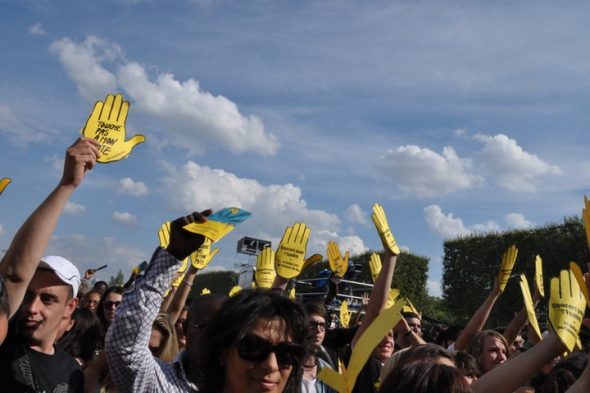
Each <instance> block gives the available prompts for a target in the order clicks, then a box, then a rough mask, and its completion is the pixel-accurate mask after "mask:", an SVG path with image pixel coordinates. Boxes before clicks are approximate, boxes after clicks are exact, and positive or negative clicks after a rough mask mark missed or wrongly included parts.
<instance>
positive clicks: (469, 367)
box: [453, 351, 481, 378]
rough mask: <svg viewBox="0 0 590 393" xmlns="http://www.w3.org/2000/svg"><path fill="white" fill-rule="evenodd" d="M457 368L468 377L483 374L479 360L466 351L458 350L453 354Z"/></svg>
mask: <svg viewBox="0 0 590 393" xmlns="http://www.w3.org/2000/svg"><path fill="white" fill-rule="evenodd" d="M453 357H454V359H455V364H456V365H457V368H458V369H459V370H460V371H461V372H462V373H463V375H465V376H467V377H478V378H479V376H480V375H481V373H480V372H479V368H478V367H477V360H475V358H474V357H473V356H471V355H470V354H468V353H467V352H465V351H457V352H455V353H454V354H453Z"/></svg>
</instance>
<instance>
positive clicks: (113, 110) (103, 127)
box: [82, 94, 145, 163]
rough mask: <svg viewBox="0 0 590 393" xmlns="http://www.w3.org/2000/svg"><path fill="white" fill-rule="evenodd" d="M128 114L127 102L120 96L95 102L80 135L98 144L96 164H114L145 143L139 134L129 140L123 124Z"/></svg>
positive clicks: (109, 96) (108, 96) (108, 97)
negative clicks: (98, 153)
mask: <svg viewBox="0 0 590 393" xmlns="http://www.w3.org/2000/svg"><path fill="white" fill-rule="evenodd" d="M128 112H129V101H124V100H123V96H122V95H121V94H117V95H115V96H113V95H112V94H109V95H107V98H106V99H105V100H104V102H103V101H97V102H96V104H94V109H92V113H91V114H90V117H89V118H88V120H87V121H86V125H85V126H84V129H82V134H83V135H84V136H85V137H87V138H92V139H94V140H96V141H97V142H98V143H100V148H99V149H98V150H99V152H100V157H99V158H98V162H103V163H106V162H114V161H119V160H122V159H124V158H126V157H127V156H128V155H129V153H131V150H133V148H134V147H135V146H137V145H138V144H140V143H142V142H144V141H145V137H144V136H143V135H141V134H137V135H135V136H133V137H132V138H131V139H129V140H125V138H126V137H127V131H126V130H125V122H126V121H127V114H128Z"/></svg>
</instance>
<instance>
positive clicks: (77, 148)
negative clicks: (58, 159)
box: [59, 138, 100, 187]
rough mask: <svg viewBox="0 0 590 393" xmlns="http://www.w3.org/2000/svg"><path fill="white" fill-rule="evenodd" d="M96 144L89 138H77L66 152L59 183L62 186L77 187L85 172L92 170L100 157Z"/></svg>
mask: <svg viewBox="0 0 590 393" xmlns="http://www.w3.org/2000/svg"><path fill="white" fill-rule="evenodd" d="M99 146H100V145H99V144H98V142H96V141H95V140H94V139H90V138H79V139H78V140H76V142H74V144H73V145H72V146H70V147H69V148H68V150H67V151H66V159H65V161H64V171H63V175H62V178H61V181H60V183H59V184H60V185H62V186H73V187H78V186H79V185H80V183H82V180H83V179H84V175H85V174H86V172H87V171H89V170H91V169H92V168H94V166H95V165H96V160H97V159H98V158H99V157H100V153H99V152H98V148H99Z"/></svg>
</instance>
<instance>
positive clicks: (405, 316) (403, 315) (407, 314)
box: [401, 311, 422, 320]
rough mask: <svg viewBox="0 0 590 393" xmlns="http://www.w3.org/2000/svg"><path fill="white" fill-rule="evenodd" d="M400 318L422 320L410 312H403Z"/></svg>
mask: <svg viewBox="0 0 590 393" xmlns="http://www.w3.org/2000/svg"><path fill="white" fill-rule="evenodd" d="M401 314H402V317H404V319H408V318H417V319H420V320H421V319H422V318H420V315H418V314H416V313H415V312H410V311H405V312H402V313H401Z"/></svg>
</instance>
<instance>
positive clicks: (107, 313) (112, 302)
mask: <svg viewBox="0 0 590 393" xmlns="http://www.w3.org/2000/svg"><path fill="white" fill-rule="evenodd" d="M121 299H123V295H121V294H119V293H114V292H111V293H109V294H108V295H107V297H106V298H105V299H104V302H103V303H102V306H103V308H104V310H103V311H104V318H105V319H106V320H107V322H109V323H111V322H112V321H113V319H114V318H115V311H117V307H119V306H120V305H121Z"/></svg>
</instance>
